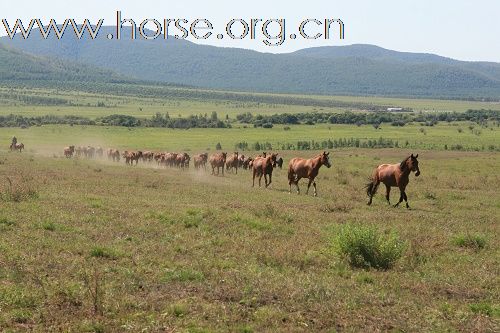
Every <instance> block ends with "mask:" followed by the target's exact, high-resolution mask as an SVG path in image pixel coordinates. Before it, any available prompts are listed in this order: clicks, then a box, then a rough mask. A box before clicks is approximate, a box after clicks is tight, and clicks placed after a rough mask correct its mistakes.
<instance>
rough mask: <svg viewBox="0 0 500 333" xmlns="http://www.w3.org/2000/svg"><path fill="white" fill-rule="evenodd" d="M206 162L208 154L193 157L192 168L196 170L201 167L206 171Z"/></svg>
mask: <svg viewBox="0 0 500 333" xmlns="http://www.w3.org/2000/svg"><path fill="white" fill-rule="evenodd" d="M207 161H208V153H202V154H198V155H195V156H194V157H193V162H194V167H195V168H196V169H199V168H201V167H203V168H204V169H205V170H206V169H207Z"/></svg>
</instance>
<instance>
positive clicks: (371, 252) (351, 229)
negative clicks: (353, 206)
mask: <svg viewBox="0 0 500 333" xmlns="http://www.w3.org/2000/svg"><path fill="white" fill-rule="evenodd" d="M336 245H337V251H338V253H339V254H340V255H342V256H345V257H347V259H348V260H349V263H350V264H351V266H354V267H361V268H370V267H372V268H376V269H389V268H391V267H393V266H394V263H395V262H396V261H397V260H398V259H399V258H401V256H402V255H403V252H404V251H405V249H406V242H404V241H402V240H400V239H399V237H398V236H397V234H396V233H394V232H391V233H389V234H383V233H380V232H379V231H378V230H377V229H375V228H373V227H369V226H362V225H352V224H347V225H345V226H344V227H343V228H342V229H341V231H340V233H339V235H338V237H337V239H336Z"/></svg>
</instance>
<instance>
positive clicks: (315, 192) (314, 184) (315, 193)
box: [313, 180, 318, 197]
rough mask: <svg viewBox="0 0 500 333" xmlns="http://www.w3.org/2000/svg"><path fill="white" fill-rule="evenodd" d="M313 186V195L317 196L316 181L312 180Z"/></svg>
mask: <svg viewBox="0 0 500 333" xmlns="http://www.w3.org/2000/svg"><path fill="white" fill-rule="evenodd" d="M313 187H314V196H315V197H317V196H318V192H317V191H316V182H315V181H314V180H313Z"/></svg>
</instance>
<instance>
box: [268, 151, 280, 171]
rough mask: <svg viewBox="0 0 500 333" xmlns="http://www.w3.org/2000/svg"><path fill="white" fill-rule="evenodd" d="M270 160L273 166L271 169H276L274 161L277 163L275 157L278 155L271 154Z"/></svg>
mask: <svg viewBox="0 0 500 333" xmlns="http://www.w3.org/2000/svg"><path fill="white" fill-rule="evenodd" d="M269 157H270V158H271V162H272V164H273V168H276V161H277V157H278V154H277V153H272V154H271V156H269Z"/></svg>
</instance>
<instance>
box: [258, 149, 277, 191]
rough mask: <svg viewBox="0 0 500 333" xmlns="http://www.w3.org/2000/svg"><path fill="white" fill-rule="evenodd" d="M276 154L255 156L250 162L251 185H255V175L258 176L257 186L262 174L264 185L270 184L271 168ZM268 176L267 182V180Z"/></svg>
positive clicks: (274, 163) (273, 166)
mask: <svg viewBox="0 0 500 333" xmlns="http://www.w3.org/2000/svg"><path fill="white" fill-rule="evenodd" d="M277 156H278V154H271V155H267V157H256V158H255V159H254V160H253V163H252V187H254V186H255V177H256V176H257V177H259V187H260V181H261V180H262V176H264V182H265V184H266V187H268V186H269V185H271V182H272V178H273V169H274V168H275V167H276V157H277ZM267 176H269V182H267Z"/></svg>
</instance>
